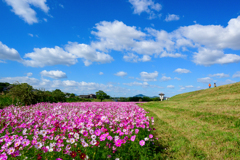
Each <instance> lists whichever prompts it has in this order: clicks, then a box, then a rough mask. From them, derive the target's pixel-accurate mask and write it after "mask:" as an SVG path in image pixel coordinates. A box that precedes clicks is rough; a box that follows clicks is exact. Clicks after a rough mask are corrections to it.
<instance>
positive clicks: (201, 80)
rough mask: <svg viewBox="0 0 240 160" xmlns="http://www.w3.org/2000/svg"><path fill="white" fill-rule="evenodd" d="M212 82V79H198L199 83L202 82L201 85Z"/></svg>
mask: <svg viewBox="0 0 240 160" xmlns="http://www.w3.org/2000/svg"><path fill="white" fill-rule="evenodd" d="M211 81H212V79H211V78H210V77H205V78H198V79H197V82H201V83H210V82H211Z"/></svg>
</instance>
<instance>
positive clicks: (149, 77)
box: [139, 71, 158, 81]
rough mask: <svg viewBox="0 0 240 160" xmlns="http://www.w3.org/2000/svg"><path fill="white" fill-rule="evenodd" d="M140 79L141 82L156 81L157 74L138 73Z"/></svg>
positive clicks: (155, 72)
mask: <svg viewBox="0 0 240 160" xmlns="http://www.w3.org/2000/svg"><path fill="white" fill-rule="evenodd" d="M140 76H141V79H139V80H143V81H156V80H157V79H156V78H157V77H158V72H157V71H154V72H153V73H148V72H141V73H140Z"/></svg>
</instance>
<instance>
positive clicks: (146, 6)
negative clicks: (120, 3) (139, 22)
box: [129, 0, 162, 19]
mask: <svg viewBox="0 0 240 160" xmlns="http://www.w3.org/2000/svg"><path fill="white" fill-rule="evenodd" d="M129 2H130V3H131V4H132V5H133V8H134V11H133V13H134V14H138V15H140V14H141V13H142V12H147V13H148V14H150V17H149V19H153V18H155V13H154V11H157V12H159V11H160V10H161V9H162V5H161V4H159V3H154V2H153V1H152V0H129Z"/></svg>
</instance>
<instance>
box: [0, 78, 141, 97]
mask: <svg viewBox="0 0 240 160" xmlns="http://www.w3.org/2000/svg"><path fill="white" fill-rule="evenodd" d="M16 81H18V82H19V83H28V84H30V85H31V86H33V88H35V89H39V88H44V89H45V90H46V91H47V90H48V91H52V90H55V89H61V91H62V92H69V93H76V94H83V93H85V94H90V93H95V92H97V91H98V90H103V91H105V92H106V93H107V94H108V92H111V93H112V94H116V95H119V96H120V95H123V94H126V93H131V92H133V91H134V93H136V92H138V93H141V91H139V90H132V89H127V88H122V87H118V86H114V85H112V84H100V83H95V82H84V81H82V82H76V81H73V80H65V81H61V80H53V81H51V80H48V79H44V78H42V79H41V80H38V79H36V78H30V77H4V78H1V79H0V82H8V83H15V82H16Z"/></svg>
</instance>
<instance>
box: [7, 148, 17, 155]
mask: <svg viewBox="0 0 240 160" xmlns="http://www.w3.org/2000/svg"><path fill="white" fill-rule="evenodd" d="M14 151H15V149H14V148H13V147H11V148H9V149H8V151H7V153H8V154H9V155H11V154H12V153H13V152H14Z"/></svg>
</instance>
